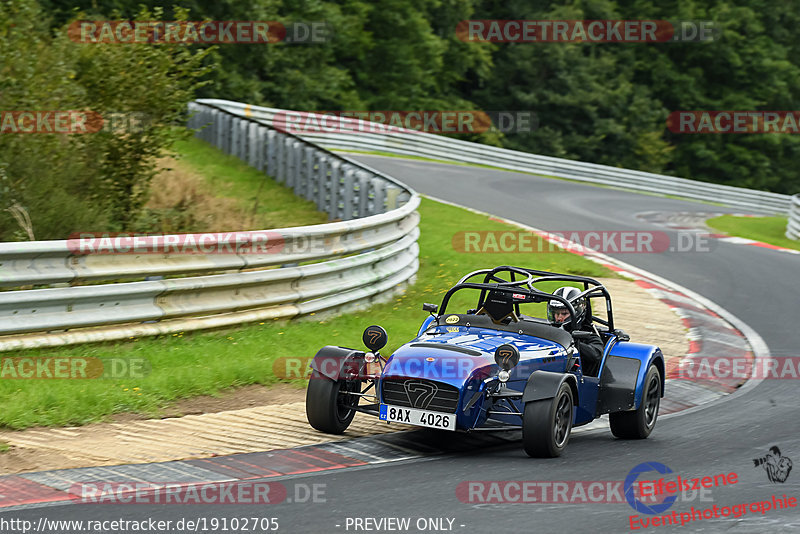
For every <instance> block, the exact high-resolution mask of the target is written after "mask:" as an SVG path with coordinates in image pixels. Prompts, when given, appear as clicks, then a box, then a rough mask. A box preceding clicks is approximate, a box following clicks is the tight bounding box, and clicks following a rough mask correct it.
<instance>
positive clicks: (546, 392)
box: [522, 371, 578, 405]
mask: <svg viewBox="0 0 800 534" xmlns="http://www.w3.org/2000/svg"><path fill="white" fill-rule="evenodd" d="M564 382H566V383H568V384H569V387H570V388H571V389H572V402H573V404H575V405H577V404H578V380H577V379H576V378H575V375H573V374H570V373H554V372H552V371H534V372H532V373H531V376H529V377H528V382H527V383H526V384H525V390H524V391H523V392H522V403H523V404H527V403H529V402H533V401H538V400H544V399H552V398H553V397H555V396H556V394H557V393H558V390H559V388H560V387H561V384H563V383H564Z"/></svg>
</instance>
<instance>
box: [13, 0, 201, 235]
mask: <svg viewBox="0 0 800 534" xmlns="http://www.w3.org/2000/svg"><path fill="white" fill-rule="evenodd" d="M162 16H163V15H162V13H161V11H160V10H159V9H155V10H154V11H152V12H150V11H147V10H142V11H140V12H139V13H138V17H140V18H141V19H143V20H152V19H153V18H159V17H162ZM178 16H185V13H183V12H180V11H179V12H178ZM48 22H49V21H48V20H47V19H46V14H45V13H43V12H42V11H41V10H40V9H39V8H38V6H37V4H35V3H34V2H33V1H32V0H21V1H19V2H2V3H0V32H2V35H1V36H0V58H2V61H0V110H3V111H39V112H47V111H63V110H79V111H91V112H94V113H96V114H99V116H100V117H102V119H103V121H102V125H101V124H100V123H99V122H89V128H88V130H89V132H93V131H94V130H96V129H99V131H96V132H95V133H83V134H56V133H27V134H23V133H5V134H2V135H0V167H2V168H3V169H4V179H3V183H2V185H0V210H2V211H0V240H9V239H19V238H20V231H19V230H20V229H19V226H18V225H17V224H16V221H15V220H14V218H13V217H12V215H11V214H10V213H9V212H8V211H7V210H8V208H9V207H11V206H12V205H15V204H18V205H20V206H22V207H23V208H24V209H25V210H26V211H27V213H28V214H29V215H30V218H31V220H32V222H33V230H34V233H35V235H36V238H37V239H54V238H64V237H66V234H69V233H70V232H72V231H92V230H109V229H110V230H121V229H125V228H126V227H127V226H128V225H129V223H130V222H131V221H132V220H134V219H135V218H136V216H137V213H138V212H139V210H141V208H142V206H143V205H144V203H145V201H146V199H147V195H148V183H149V181H150V179H151V178H152V176H153V175H154V173H155V162H156V157H157V156H159V155H160V154H162V153H163V152H164V150H165V149H167V148H168V147H169V146H170V145H171V144H172V142H173V141H174V139H175V138H176V137H177V136H178V135H177V134H176V132H179V131H180V130H176V129H175V128H174V124H175V123H176V122H177V123H180V122H183V121H184V120H185V109H186V103H187V102H188V101H189V100H191V99H192V98H193V96H194V92H195V90H196V89H197V88H198V87H199V86H200V85H202V82H200V81H199V79H200V78H201V77H202V76H204V75H206V74H207V73H208V71H209V69H210V67H202V63H203V61H204V60H205V58H206V56H207V55H208V54H209V53H210V51H209V50H201V51H197V50H193V49H191V48H187V47H184V46H171V47H170V46H151V45H148V44H138V45H124V46H103V45H91V44H81V43H75V42H72V41H70V39H69V36H68V35H67V32H66V26H61V27H59V28H56V29H55V30H53V31H52V33H51V29H50V28H49V25H48ZM183 135H185V134H183Z"/></svg>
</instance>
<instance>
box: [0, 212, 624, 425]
mask: <svg viewBox="0 0 800 534" xmlns="http://www.w3.org/2000/svg"><path fill="white" fill-rule="evenodd" d="M419 212H420V215H421V216H422V220H421V222H420V231H421V237H420V240H419V245H420V268H419V273H418V276H417V282H416V283H415V284H413V285H411V286H409V287H408V288H407V289H406V291H405V293H404V294H402V295H400V296H398V297H397V298H395V299H393V300H392V301H391V302H388V303H384V304H378V305H375V306H373V307H372V308H371V309H369V310H366V311H362V312H357V313H350V314H346V315H341V316H337V317H325V318H316V317H309V318H308V320H304V321H291V322H286V321H271V322H267V323H259V324H251V325H246V326H242V327H238V328H235V329H226V330H216V331H209V332H196V333H191V334H190V333H187V334H173V335H171V336H161V337H156V338H142V339H133V340H129V341H126V342H116V343H102V344H91V345H79V346H74V347H65V348H62V349H40V350H30V351H24V352H16V353H4V354H0V359H2V360H3V364H2V366H0V404H2V406H3V410H2V411H0V426H3V427H6V428H13V429H21V428H27V427H31V426H61V425H80V424H85V423H89V422H93V421H98V420H102V419H103V418H104V417H106V416H108V415H110V414H114V413H120V412H139V413H145V414H149V415H154V416H156V415H158V414H159V413H160V411H161V410H163V408H164V407H165V406H166V405H167V404H168V403H170V402H173V401H175V400H178V399H181V398H189V397H193V396H197V395H214V394H218V393H219V391H220V390H223V389H225V388H230V387H236V386H243V385H247V384H273V383H276V382H278V381H281V379H280V378H279V377H277V376H276V375H275V373H274V372H273V363H275V362H276V360H277V359H278V358H282V357H298V356H299V357H309V356H313V355H314V354H315V353H316V351H317V350H318V349H319V348H320V347H321V346H323V345H327V344H336V345H345V346H347V345H350V346H353V347H361V346H362V345H361V333H362V331H363V329H364V328H365V327H366V326H368V325H370V324H381V325H383V326H384V327H385V328H386V329H387V331H388V332H389V345H388V346H387V348H386V349H385V350H384V353H385V354H389V353H390V351H391V350H394V349H395V348H397V347H398V346H399V345H401V344H402V343H404V342H405V341H407V340H408V339H410V338H411V337H413V336H414V335H415V334H416V332H417V330H418V328H419V325H420V324H421V323H422V321H423V320H424V319H425V317H426V316H427V314H426V313H424V312H423V311H422V310H421V306H422V303H423V302H439V301H440V300H441V297H442V296H443V294H444V292H445V291H446V290H447V289H448V288H450V287H451V285H452V284H454V283H455V282H456V281H457V280H458V279H459V278H460V277H461V276H463V275H464V274H465V273H468V272H470V271H472V270H475V269H480V268H485V267H489V266H495V265H503V264H511V265H523V266H528V267H532V268H537V269H545V270H553V271H560V272H565V273H575V274H584V275H588V276H612V273H611V272H610V271H608V270H606V269H605V268H604V267H602V266H599V265H597V264H595V263H592V262H590V261H589V260H587V259H585V258H583V257H580V256H577V255H575V254H570V253H567V252H563V251H555V252H538V253H480V254H477V253H462V252H457V251H456V250H454V248H453V246H452V239H453V236H454V234H456V233H457V232H460V231H463V230H508V229H513V230H514V231H517V230H516V228H513V227H509V225H506V224H503V223H500V222H497V221H493V220H490V219H489V218H487V217H486V216H483V215H478V214H475V213H472V212H469V211H467V210H464V209H461V208H457V207H454V206H450V205H446V204H441V203H438V202H435V201H432V200H428V199H423V201H422V204H421V206H420V209H419ZM532 248H533V250H539V248H538V247H537V246H536V244H535V241H534V246H533V247H532ZM542 248H543V249H544V250H548V248H547V247H546V246H545V247H542ZM464 293H466V292H464ZM473 305H474V296H472V298H470V300H469V301H466V300H464V301H461V302H455V299H454V302H453V304H452V307H451V308H450V309H452V310H457V309H459V308H466V307H471V306H473ZM19 357H73V358H74V357H89V358H110V357H115V358H122V359H124V358H141V359H144V360H146V361H147V366H148V367H149V368H150V369H151V371H150V372H149V374H147V376H143V377H141V378H135V379H131V378H129V379H113V378H106V379H95V380H89V379H84V380H54V379H51V380H23V379H13V378H10V377H9V375H8V371H9V369H7V367H6V365H8V364H7V363H6V362H7V360H8V359H9V358H19ZM14 361H15V360H11V362H12V365H13V362H14Z"/></svg>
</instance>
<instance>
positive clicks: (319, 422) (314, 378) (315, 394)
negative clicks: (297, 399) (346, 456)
mask: <svg viewBox="0 0 800 534" xmlns="http://www.w3.org/2000/svg"><path fill="white" fill-rule="evenodd" d="M351 392H352V393H360V392H361V382H360V381H358V380H331V379H330V378H328V377H326V376H323V375H322V374H320V373H319V372H317V371H313V372H312V373H311V379H310V380H309V381H308V389H307V390H306V417H307V418H308V422H309V423H310V424H311V426H313V427H314V428H316V429H317V430H319V431H322V432H327V433H328V434H341V433H342V432H344V431H345V430H347V427H348V426H350V423H351V422H352V421H353V417H355V415H356V411H355V409H354V408H355V407H356V406H358V399H359V397H358V395H349V393H351Z"/></svg>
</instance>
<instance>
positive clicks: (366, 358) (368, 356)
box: [364, 352, 375, 363]
mask: <svg viewBox="0 0 800 534" xmlns="http://www.w3.org/2000/svg"><path fill="white" fill-rule="evenodd" d="M364 361H365V362H367V363H372V362H374V361H375V355H374V354H373V353H371V352H367V353H366V354H364Z"/></svg>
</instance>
